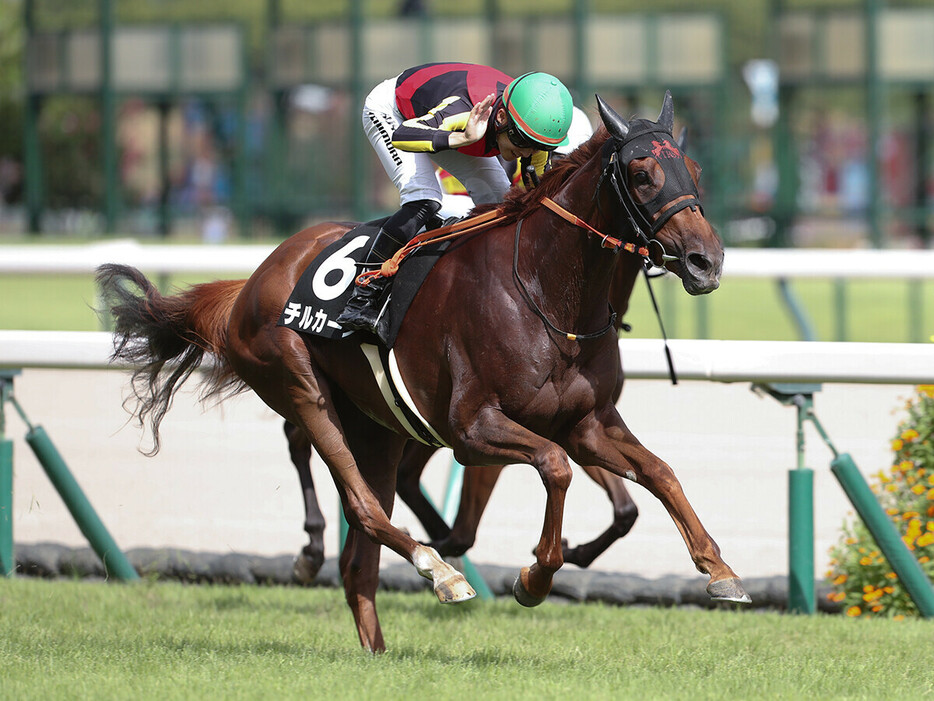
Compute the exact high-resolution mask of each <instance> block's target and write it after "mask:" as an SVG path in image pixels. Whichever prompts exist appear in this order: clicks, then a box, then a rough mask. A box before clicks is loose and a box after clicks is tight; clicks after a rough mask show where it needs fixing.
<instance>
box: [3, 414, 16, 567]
mask: <svg viewBox="0 0 934 701" xmlns="http://www.w3.org/2000/svg"><path fill="white" fill-rule="evenodd" d="M15 571H16V560H15V559H14V553H13V441H11V440H9V439H7V438H3V433H2V431H0V576H3V577H12V576H13V573H14V572H15Z"/></svg>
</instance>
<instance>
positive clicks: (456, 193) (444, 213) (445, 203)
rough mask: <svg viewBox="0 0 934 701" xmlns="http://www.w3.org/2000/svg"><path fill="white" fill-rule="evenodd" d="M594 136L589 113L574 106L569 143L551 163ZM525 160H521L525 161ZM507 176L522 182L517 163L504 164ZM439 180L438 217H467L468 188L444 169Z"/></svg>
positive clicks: (439, 175) (552, 157)
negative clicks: (440, 197) (439, 201)
mask: <svg viewBox="0 0 934 701" xmlns="http://www.w3.org/2000/svg"><path fill="white" fill-rule="evenodd" d="M591 136H593V126H592V125H591V123H590V118H589V117H588V116H587V113H586V112H584V110H582V109H581V108H580V107H577V106H576V105H575V106H574V112H573V115H572V117H571V128H570V129H569V130H568V136H567V143H566V144H565V145H564V146H559V147H558V148H556V149H555V150H554V152H553V153H552V154H551V158H550V159H549V160H550V163H552V164H553V163H555V162H557V161H558V160H559V159H561V158H563V157H564V156H567V155H568V154H569V153H571V151H573V150H574V149H576V148H577V147H578V146H580V145H581V144H582V143H584V142H585V141H587V140H589V139H590V137H591ZM524 160H525V159H520V161H524ZM502 165H503V168H505V169H506V174H507V175H509V176H510V177H511V179H512V184H513V185H515V184H517V183H520V182H522V173H521V168H520V167H519V165H518V164H516V163H503V164H502ZM437 175H438V180H439V181H440V182H441V191H442V193H443V196H442V200H441V209H440V210H439V211H438V217H439V218H441V219H447V218H449V217H465V216H467V214H468V213H469V212H470V210H471V209H473V208H474V202H473V200H472V199H470V195H469V194H468V192H467V188H465V187H464V186H463V185H461V183H460V181H459V180H458V179H457V178H455V177H454V176H453V175H451V174H450V173H448V172H447V171H446V170H444V168H437Z"/></svg>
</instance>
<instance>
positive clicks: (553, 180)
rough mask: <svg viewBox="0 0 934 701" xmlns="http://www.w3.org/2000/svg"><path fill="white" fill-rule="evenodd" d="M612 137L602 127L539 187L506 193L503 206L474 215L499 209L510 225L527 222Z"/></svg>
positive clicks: (481, 207)
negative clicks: (532, 213)
mask: <svg viewBox="0 0 934 701" xmlns="http://www.w3.org/2000/svg"><path fill="white" fill-rule="evenodd" d="M609 136H610V134H609V132H608V131H607V130H606V128H605V127H604V126H602V125H601V126H600V127H599V128H598V129H597V131H595V132H594V134H593V136H591V137H590V139H589V140H588V141H585V142H584V143H582V144H581V145H580V146H578V147H577V148H576V149H574V150H573V151H572V152H571V153H570V154H568V155H567V156H565V157H564V158H562V159H561V160H560V161H558V162H557V163H555V165H554V166H553V167H552V168H551V170H549V171H548V172H546V173H545V174H544V175H542V177H541V182H540V183H539V185H538V187H536V188H533V189H531V190H526V189H525V188H523V187H519V186H515V187H513V188H511V189H510V190H509V192H507V193H506V196H505V197H504V198H503V201H502V203H501V204H498V205H497V204H486V205H479V206H477V207H475V208H474V209H473V210H472V211H471V215H475V214H482V213H483V212H486V211H489V210H491V209H495V208H497V207H499V208H500V209H501V210H502V213H503V216H505V217H506V223H509V222H512V221H515V220H517V219H521V218H523V217H524V216H526V214H528V213H529V212H530V211H531V210H532V209H534V208H535V207H536V206H538V203H539V202H541V201H542V199H543V198H545V197H554V196H555V194H556V193H557V192H558V190H560V189H561V186H562V185H564V183H565V182H566V181H567V179H568V178H570V177H571V175H573V174H574V173H575V172H576V171H577V169H578V168H580V167H581V166H582V165H584V164H585V163H587V161H589V160H590V159H591V158H592V157H593V155H594V154H595V153H596V152H597V151H598V150H599V149H600V147H601V146H603V143H604V142H605V141H606V140H607V138H609Z"/></svg>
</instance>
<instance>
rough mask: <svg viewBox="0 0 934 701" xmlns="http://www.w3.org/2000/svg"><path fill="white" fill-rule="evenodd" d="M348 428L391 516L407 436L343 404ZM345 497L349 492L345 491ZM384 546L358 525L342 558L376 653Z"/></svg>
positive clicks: (357, 614)
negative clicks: (381, 559) (400, 461)
mask: <svg viewBox="0 0 934 701" xmlns="http://www.w3.org/2000/svg"><path fill="white" fill-rule="evenodd" d="M339 410H340V413H341V417H342V419H343V424H344V426H345V427H348V428H350V431H349V432H348V435H347V437H348V443H349V445H350V447H351V450H352V451H353V454H354V457H355V458H356V460H357V465H358V466H359V467H360V472H361V474H362V475H363V477H364V478H365V479H366V481H367V484H368V485H369V486H370V487H371V488H372V490H373V492H374V494H375V495H376V497H377V498H378V500H379V504H380V507H381V508H382V509H383V510H384V511H385V513H386V515H387V516H392V505H393V500H394V496H395V494H394V490H395V484H396V464H397V463H398V461H399V456H400V454H401V453H402V444H403V443H404V439H403V438H401V437H400V436H398V435H396V434H394V433H391V432H390V431H388V430H386V429H384V428H382V427H380V426H377V425H375V424H373V423H372V422H371V421H370V420H369V419H367V418H366V417H365V416H363V415H362V414H361V413H360V412H359V411H358V410H357V408H356V407H354V406H352V405H350V403H349V402H341V403H340V405H339ZM341 498H342V501H343V499H344V494H343V493H342V494H341ZM379 555H380V544H379V543H377V542H375V541H373V540H370V539H369V538H367V537H365V535H364V534H363V532H362V531H361V530H359V529H358V528H357V527H356V526H354V525H352V526H351V527H350V529H349V530H348V533H347V542H346V543H345V544H344V550H343V552H341V556H340V572H341V579H342V581H343V584H344V595H345V597H346V599H347V605H348V606H349V607H350V610H351V612H352V613H353V617H354V623H355V624H356V626H357V635H358V636H359V637H360V644H361V645H363V647H365V648H366V649H367V650H369V651H370V652H383V651H385V649H386V644H385V642H384V640H383V632H382V630H381V628H380V625H379V618H378V617H377V615H376V590H377V588H378V586H379Z"/></svg>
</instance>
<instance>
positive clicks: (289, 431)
mask: <svg viewBox="0 0 934 701" xmlns="http://www.w3.org/2000/svg"><path fill="white" fill-rule="evenodd" d="M283 429H284V430H285V437H286V439H287V440H288V442H289V456H290V457H291V459H292V464H293V465H295V469H296V471H297V472H298V480H299V482H300V483H301V485H302V497H303V499H304V503H305V532H306V533H307V534H308V545H306V546H305V547H303V548H302V550H301V552H299V554H298V557H297V558H295V563H294V564H293V565H292V574H293V576H294V577H295V579H296V580H297V581H299V582H301V583H302V584H310V583H311V582H313V581H314V579H315V577H316V576H317V575H318V571H319V570H320V569H321V566H322V565H323V564H324V515H323V514H322V513H321V508H320V507H319V506H318V496H317V494H316V492H315V483H314V480H313V479H312V477H311V442H310V441H309V440H308V436H306V435H305V432H304V431H302V430H301V429H300V428H298V427H297V426H296V425H295V424H292V423H289V422H288V421H286V422H285V426H284V427H283Z"/></svg>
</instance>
